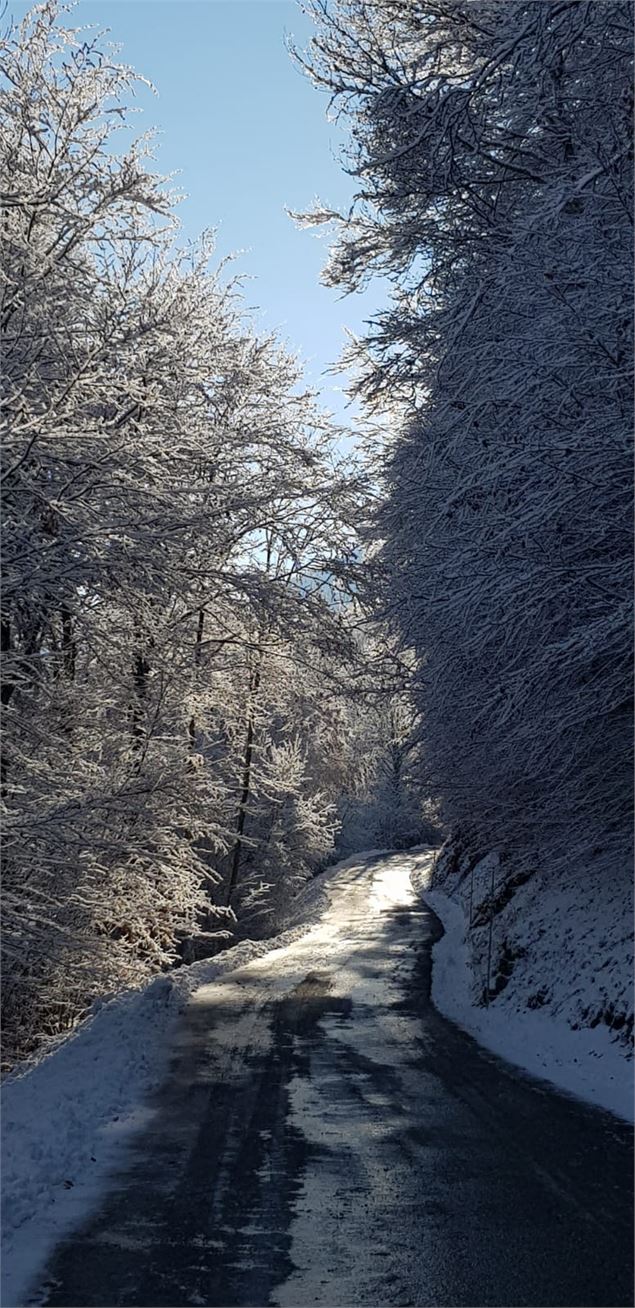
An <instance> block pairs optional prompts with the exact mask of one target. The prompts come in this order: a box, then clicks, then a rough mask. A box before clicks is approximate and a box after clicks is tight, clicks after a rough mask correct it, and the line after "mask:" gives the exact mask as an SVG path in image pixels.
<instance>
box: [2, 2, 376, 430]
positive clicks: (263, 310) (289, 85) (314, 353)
mask: <svg viewBox="0 0 635 1308" xmlns="http://www.w3.org/2000/svg"><path fill="white" fill-rule="evenodd" d="M29 8H30V5H29V4H24V3H21V2H20V0H10V2H9V12H10V14H11V15H12V16H13V17H14V18H16V19H20V18H21V17H22V16H23V15H24V13H25V12H27V11H28V9H29ZM66 21H67V23H68V24H69V25H71V24H72V25H75V24H77V25H84V24H96V25H98V26H99V27H108V28H110V36H109V40H111V41H113V42H116V43H117V44H120V45H121V46H122V50H121V55H120V57H121V59H122V61H123V62H126V63H129V64H131V65H132V66H133V67H134V68H135V69H136V70H137V71H138V72H140V73H142V74H143V75H144V76H146V77H147V78H149V79H150V81H152V82H153V83H154V85H155V87H156V89H157V91H158V98H154V97H153V96H151V95H149V94H148V95H141V97H140V98H139V101H138V103H139V105H140V106H141V107H142V109H143V114H140V115H139V116H138V119H137V123H138V127H139V130H141V129H142V128H145V127H148V126H156V127H158V128H159V129H160V132H161V135H160V137H159V142H158V154H157V165H158V168H159V170H160V171H161V172H173V171H176V170H179V172H180V176H179V177H178V179H177V183H176V184H177V188H178V189H180V190H183V191H185V192H186V193H187V196H188V198H187V199H186V200H184V202H183V203H182V204H181V206H180V217H181V220H182V223H183V225H184V228H185V231H186V233H187V235H191V236H195V235H196V234H197V233H198V232H200V231H201V230H202V229H203V228H208V227H217V228H218V229H219V231H218V246H219V252H220V254H221V255H224V254H227V253H230V252H238V251H242V252H243V253H241V254H240V257H239V259H238V262H237V265H236V267H237V268H238V269H239V270H240V271H242V272H245V273H247V274H248V275H249V276H250V277H253V278H254V279H255V280H253V281H250V282H248V283H247V285H246V297H247V299H248V300H249V302H250V303H251V304H253V305H255V306H257V307H258V309H259V310H260V314H259V321H260V323H261V324H262V326H263V328H266V329H273V328H276V329H279V330H280V332H281V334H282V335H283V337H284V338H285V339H286V340H287V342H288V343H289V344H290V346H291V347H292V348H293V350H294V351H297V352H299V354H300V356H301V357H302V358H303V360H305V361H306V364H307V376H308V379H309V381H310V382H311V383H312V384H316V385H319V387H320V389H321V391H322V394H323V399H324V402H325V403H326V404H327V406H328V407H329V408H332V409H333V410H334V412H336V414H337V416H338V417H340V418H344V417H345V416H346V413H345V408H344V404H345V401H344V397H343V396H342V395H341V393H340V391H339V388H341V386H342V382H343V379H342V378H341V377H340V378H332V377H325V376H324V375H323V372H324V369H325V368H327V367H328V366H329V365H331V364H333V363H334V362H335V361H336V360H337V358H338V355H339V354H340V351H341V349H342V346H343V344H344V341H345V337H344V328H345V327H348V328H349V329H351V330H353V331H354V332H356V333H359V332H360V331H361V330H362V328H363V323H364V320H365V318H367V317H368V316H369V314H370V313H372V311H373V309H375V308H376V307H377V304H378V298H379V291H378V290H375V291H372V290H371V291H370V292H366V293H364V294H362V295H355V296H348V297H346V298H345V299H342V298H341V297H340V295H339V293H338V292H336V291H333V290H329V289H327V288H325V287H323V286H321V285H320V284H319V275H320V269H321V267H322V265H323V263H324V260H325V257H326V251H327V245H326V243H325V240H324V239H320V237H319V235H318V233H319V232H320V230H323V229H320V228H317V229H313V230H298V229H297V228H296V227H295V225H294V224H293V222H292V221H291V219H290V218H289V217H288V216H287V214H286V212H285V207H288V208H291V209H296V210H302V209H306V208H308V207H309V206H310V204H311V202H312V200H313V199H314V198H315V197H316V196H319V197H320V199H322V200H324V201H326V202H327V203H329V204H330V205H332V206H333V207H338V206H341V205H346V203H347V201H348V200H349V199H350V196H351V194H352V179H351V178H350V177H348V176H347V175H346V174H345V173H344V172H343V169H342V167H341V165H340V163H339V162H338V158H337V154H338V150H339V148H340V146H341V143H342V139H343V136H342V133H341V131H340V130H339V129H338V128H336V127H335V126H334V124H332V123H329V122H328V121H327V118H326V110H327V99H326V96H325V95H324V94H323V93H321V92H320V91H318V90H317V89H316V88H315V87H313V86H312V85H311V83H310V82H309V81H308V79H307V78H306V77H304V76H303V75H302V73H301V72H300V71H299V70H298V68H297V67H296V66H295V65H294V64H293V62H292V61H291V59H290V56H289V54H288V52H287V50H286V48H285V35H286V34H290V35H292V36H293V37H294V38H295V41H296V43H297V44H298V45H300V46H303V45H306V43H307V41H308V38H309V36H310V34H311V30H312V24H311V23H310V22H309V20H308V19H307V18H306V17H305V15H304V14H302V12H301V10H300V9H299V7H298V5H297V4H296V3H295V0H79V3H78V4H77V5H76V6H75V10H74V13H73V15H72V17H71V18H70V19H68V18H67V19H66Z"/></svg>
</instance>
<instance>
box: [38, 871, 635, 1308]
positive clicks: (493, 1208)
mask: <svg viewBox="0 0 635 1308" xmlns="http://www.w3.org/2000/svg"><path fill="white" fill-rule="evenodd" d="M408 873H409V863H408V857H407V855H398V856H392V857H389V858H386V857H382V858H379V859H374V860H369V861H368V862H367V863H366V864H365V865H362V866H361V867H360V865H357V866H356V867H348V868H344V869H343V870H342V871H341V872H340V873H338V874H336V876H335V877H334V878H333V880H332V881H331V883H330V890H329V895H330V908H329V909H328V910H327V912H326V913H325V915H324V916H323V917H322V919H321V921H320V922H319V923H318V925H317V926H315V927H313V928H312V929H311V930H309V931H308V933H307V935H306V936H304V937H303V938H302V939H301V940H299V941H296V942H295V943H294V944H292V945H289V946H287V947H286V948H284V949H278V950H274V951H272V952H271V953H269V954H267V955H266V956H264V957H263V958H261V959H259V960H257V961H256V962H252V963H250V964H249V965H248V966H246V967H244V968H243V969H241V970H240V971H237V972H233V973H232V974H231V975H229V976H227V978H226V979H219V980H217V981H215V982H214V983H213V984H212V985H210V986H207V987H205V988H204V989H202V990H200V991H198V992H197V994H196V995H195V997H194V1000H193V1002H192V1004H191V1006H190V1008H189V1009H188V1013H187V1021H186V1022H185V1024H184V1027H183V1030H182V1032H181V1036H180V1042H179V1045H178V1048H177V1049H176V1051H175V1058H174V1062H173V1066H172V1070H171V1073H170V1076H169V1079H168V1081H167V1083H166V1084H165V1085H164V1086H163V1088H162V1090H161V1092H160V1093H159V1094H158V1095H157V1097H156V1101H155V1103H154V1105H153V1108H154V1110H155V1111H154V1114H153V1116H152V1117H151V1119H150V1122H149V1124H148V1126H147V1127H146V1128H145V1130H144V1131H143V1132H142V1133H141V1134H140V1135H139V1136H138V1137H137V1139H136V1142H135V1145H134V1148H133V1150H132V1152H131V1153H130V1154H129V1156H128V1165H127V1170H125V1172H123V1173H122V1174H119V1175H117V1176H116V1177H114V1178H113V1183H112V1188H111V1191H110V1194H109V1196H108V1197H107V1198H106V1200H105V1201H104V1203H103V1205H102V1208H101V1210H100V1211H99V1212H98V1213H96V1214H95V1215H94V1216H93V1217H92V1218H91V1219H90V1220H89V1221H88V1222H87V1224H86V1225H85V1227H84V1228H83V1229H81V1230H79V1231H78V1232H76V1233H74V1235H73V1236H72V1237H70V1238H69V1239H68V1240H67V1241H66V1242H65V1243H64V1244H62V1245H61V1246H60V1247H59V1248H58V1250H57V1252H56V1254H55V1255H54V1257H53V1259H52V1260H51V1262H50V1263H49V1265H48V1268H47V1271H46V1276H45V1281H44V1283H41V1284H40V1288H39V1290H38V1292H37V1294H36V1295H35V1296H34V1297H33V1298H32V1299H31V1302H32V1303H39V1304H43V1303H46V1304H51V1305H54V1304H56V1305H66V1308H78V1306H79V1305H91V1304H101V1305H108V1306H110V1308H112V1306H114V1305H119V1304H143V1305H147V1306H150V1305H154V1306H158V1305H170V1306H171V1308H178V1306H180V1305H185V1304H199V1305H200V1304H205V1305H210V1306H211V1305H216V1306H220V1305H223V1308H228V1306H233V1305H254V1306H256V1308H258V1306H259V1305H269V1304H271V1305H280V1306H282V1305H288V1308H305V1305H306V1306H307V1308H308V1305H312V1304H321V1305H324V1306H325V1308H326V1306H328V1308H344V1306H348V1305H353V1304H366V1305H372V1306H373V1308H381V1306H382V1305H388V1304H395V1305H396V1304H399V1305H407V1304H410V1305H421V1306H423V1305H429V1304H434V1305H486V1304H488V1305H490V1304H491V1305H503V1304H504V1305H510V1306H511V1305H515V1304H528V1305H529V1304H531V1305H603V1306H604V1308H608V1306H611V1305H612V1306H613V1308H615V1305H622V1304H626V1305H629V1304H632V1302H633V1298H632V1286H631V1272H630V1262H631V1211H632V1210H631V1197H630V1193H629V1192H630V1188H631V1174H632V1173H631V1157H630V1138H631V1133H630V1131H629V1128H628V1127H627V1126H626V1125H625V1124H624V1125H621V1124H620V1122H619V1121H618V1120H617V1119H615V1118H613V1117H611V1116H610V1115H609V1114H607V1113H603V1112H601V1111H599V1110H597V1109H593V1108H590V1107H586V1106H585V1105H584V1104H582V1103H579V1102H577V1101H574V1100H572V1099H568V1098H565V1097H564V1096H561V1095H559V1094H558V1093H556V1092H555V1091H554V1090H553V1089H551V1088H550V1087H548V1086H547V1085H545V1084H543V1083H540V1082H536V1081H531V1080H529V1079H528V1078H526V1077H524V1076H523V1075H522V1073H520V1072H518V1071H516V1070H514V1069H513V1068H511V1067H510V1066H508V1065H506V1064H504V1063H502V1062H500V1061H498V1060H497V1059H496V1058H495V1057H494V1056H493V1055H490V1054H488V1053H486V1052H485V1051H483V1050H482V1049H480V1048H479V1047H478V1046H477V1045H476V1044H475V1043H474V1042H473V1041H472V1040H471V1039H470V1037H469V1036H467V1035H465V1034H464V1033H463V1032H462V1031H460V1030H459V1029H458V1028H456V1027H455V1026H453V1025H452V1024H451V1023H449V1022H448V1021H446V1020H445V1019H444V1018H442V1017H441V1016H440V1015H439V1013H438V1012H437V1011H436V1010H435V1009H434V1008H433V1007H432V1005H431V1003H430V999H429V985H430V966H431V946H432V943H433V942H434V940H435V939H436V938H438V935H439V934H440V930H441V928H440V926H439V923H438V921H437V919H436V918H435V917H434V915H433V914H432V913H431V912H430V911H429V910H428V909H426V908H425V907H424V906H423V905H422V904H421V903H420V902H419V900H418V899H417V898H416V897H415V894H414V892H413V890H412V888H411V886H410V881H409V875H408Z"/></svg>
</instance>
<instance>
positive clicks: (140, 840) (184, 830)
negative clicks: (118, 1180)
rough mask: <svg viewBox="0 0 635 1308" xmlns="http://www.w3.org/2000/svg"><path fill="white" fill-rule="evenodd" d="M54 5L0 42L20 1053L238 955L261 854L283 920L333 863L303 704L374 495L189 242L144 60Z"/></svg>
mask: <svg viewBox="0 0 635 1308" xmlns="http://www.w3.org/2000/svg"><path fill="white" fill-rule="evenodd" d="M62 16H63V10H58V7H57V5H56V4H54V3H46V4H44V5H42V6H39V7H38V8H36V9H35V10H34V11H33V12H32V14H31V15H30V16H29V17H28V18H27V19H26V20H25V22H24V24H22V26H21V27H20V28H18V29H12V30H10V32H9V34H8V36H7V38H6V39H5V41H4V44H3V48H2V88H1V94H2V108H3V114H2V124H1V126H0V152H1V156H2V172H3V177H4V179H5V197H4V209H3V244H2V285H1V288H0V289H1V295H2V304H1V309H2V321H3V399H4V404H3V421H4V442H3V497H4V515H3V540H4V545H3V561H4V576H3V621H2V647H3V674H2V675H3V679H2V709H3V717H4V729H3V744H4V753H3V772H2V802H3V808H4V832H5V837H4V847H3V858H4V876H3V895H4V910H3V926H4V934H5V945H4V952H3V967H4V978H5V979H4V988H3V989H4V1004H5V1051H6V1056H7V1058H9V1059H11V1058H12V1057H14V1056H15V1055H16V1054H20V1053H21V1052H24V1051H27V1050H28V1049H30V1048H32V1047H33V1045H34V1044H35V1043H36V1042H37V1040H38V1039H39V1038H41V1036H43V1035H46V1034H47V1033H50V1032H54V1031H57V1030H59V1029H61V1028H63V1027H64V1025H66V1024H67V1023H68V1022H69V1021H72V1020H73V1019H74V1018H75V1017H76V1015H77V1014H78V1013H79V1012H81V1011H82V1010H83V1009H85V1007H86V1005H87V1004H88V1003H89V1002H90V1000H91V998H92V997H93V996H95V995H98V994H102V993H104V992H105V991H109V990H113V989H116V988H117V987H118V986H121V985H122V984H135V983H138V982H139V981H141V980H142V979H143V978H144V977H145V976H147V975H149V974H150V973H152V972H153V971H156V970H157V969H160V968H164V967H168V966H170V965H172V964H174V963H175V962H176V961H178V959H179V957H183V956H188V953H189V954H190V955H191V953H192V946H191V941H192V940H193V939H194V938H195V939H196V942H197V943H196V951H198V952H204V951H206V950H209V949H213V948H216V947H218V943H219V940H220V939H222V938H223V936H224V935H226V934H227V933H231V932H233V931H235V930H236V929H237V928H236V914H237V913H240V912H241V911H242V908H243V907H244V901H245V900H246V896H245V895H243V893H242V890H241V891H240V893H237V894H236V895H233V894H230V893H229V890H230V886H229V879H230V878H231V876H232V875H233V880H234V886H233V887H232V889H236V890H237V891H238V889H239V888H240V885H241V881H242V871H243V870H244V868H243V867H241V855H242V853H243V852H244V850H246V849H247V848H248V849H249V850H255V849H257V850H258V858H259V867H258V868H257V869H256V874H257V876H258V878H259V883H262V885H263V886H264V885H265V884H266V886H267V887H268V889H267V890H266V891H265V890H262V889H261V890H260V891H259V896H260V898H259V904H260V911H262V912H266V914H268V918H269V920H272V919H275V913H276V912H277V911H278V908H279V907H280V906H282V905H284V904H286V903H287V902H288V899H289V897H290V896H291V895H292V893H293V891H294V890H295V889H296V888H297V886H298V885H299V884H300V882H301V881H302V879H303V877H304V876H305V875H306V874H307V873H308V871H309V870H311V869H312V868H314V867H315V866H317V863H318V862H319V860H320V859H321V858H323V857H324V854H325V852H326V849H327V847H328V845H329V843H330V842H332V837H333V830H334V824H333V822H332V819H331V804H332V801H331V799H330V797H329V798H325V799H322V798H320V795H321V785H320V781H319V773H320V769H321V767H322V764H323V761H324V755H323V753H322V754H321V753H320V750H319V749H317V748H316V747H315V743H314V742H309V741H308V737H307V731H306V730H304V734H302V731H301V730H300V726H299V714H300V713H301V712H302V713H303V714H304V718H305V720H306V721H307V722H308V721H309V719H310V717H311V715H312V716H313V719H314V720H315V721H317V722H318V723H320V722H321V717H320V708H319V705H320V698H321V697H322V698H324V684H325V683H323V684H320V669H321V668H323V671H324V676H325V677H326V671H327V669H326V664H327V662H328V661H329V660H330V663H331V664H333V663H334V661H335V660H336V657H337V654H338V652H341V651H343V650H346V649H348V648H349V646H350V638H349V635H348V631H347V619H346V613H345V606H344V605H343V603H342V602H341V600H340V599H338V593H339V591H340V590H341V589H342V587H344V586H345V574H346V569H347V566H348V560H349V558H350V556H351V554H352V551H353V545H354V533H355V520H356V515H357V505H358V502H359V498H360V494H361V483H360V479H359V477H358V475H357V474H356V473H355V472H354V470H350V469H347V470H344V469H343V467H342V466H341V464H340V463H338V460H337V457H336V455H335V454H334V437H335V432H334V430H333V429H332V427H331V426H330V424H329V422H328V421H327V419H325V417H324V416H323V415H322V414H321V413H320V411H319V410H318V408H317V407H316V403H315V400H314V397H313V396H312V395H311V394H309V393H308V392H307V391H306V389H304V388H303V387H302V385H301V372H300V369H299V367H298V365H297V363H296V361H295V360H294V359H293V358H291V357H290V356H289V354H288V353H287V352H285V351H284V350H282V349H281V348H280V346H279V345H278V344H277V342H276V341H275V340H274V339H272V338H267V337H261V336H259V335H258V334H257V333H255V332H254V330H253V329H252V328H251V326H250V325H249V322H248V320H247V317H246V315H245V312H244V310H243V308H242V305H241V301H240V296H239V290H238V287H237V285H236V284H235V282H231V281H229V280H228V277H227V275H226V272H225V270H224V269H221V270H219V271H217V272H214V271H213V270H211V268H210V257H211V255H212V253H213V243H212V241H211V239H209V238H203V239H202V240H201V242H200V243H199V244H198V245H197V246H195V247H193V248H191V249H187V250H183V249H182V248H181V247H180V246H179V242H178V231H177V227H176V220H175V217H174V210H173V197H172V196H171V195H170V192H169V190H168V189H167V188H166V186H165V184H164V182H163V181H162V179H161V178H160V177H157V176H156V175H155V173H154V172H153V170H152V163H151V158H150V156H149V142H148V140H147V139H142V140H141V141H138V142H134V141H132V140H131V134H130V131H129V122H128V99H129V96H130V94H131V92H132V89H133V83H134V77H133V74H132V73H131V72H130V71H129V70H127V69H125V68H122V67H121V66H119V65H118V64H117V63H116V62H115V61H114V60H113V57H112V54H111V53H109V52H108V50H107V49H105V48H104V47H103V43H102V42H101V40H100V38H99V37H96V38H93V37H91V36H89V37H87V36H86V33H85V32H77V31H72V30H66V29H65V28H64V26H63V24H62V21H61V17H62ZM120 129H121V133H122V135H121V143H122V144H121V149H118V142H119V137H118V132H119V130H120ZM303 667H307V668H309V669H310V670H311V671H310V675H308V676H307V681H306V685H305V686H304V688H303V689H302V695H303V696H304V700H303V705H302V708H301V707H300V700H301V698H302V696H301V694H300V690H299V687H301V676H302V668H303ZM331 680H332V677H331ZM248 742H249V743H248ZM325 748H326V740H325ZM246 772H248V773H249V775H248V778H247V785H246V782H245V775H246ZM245 788H247V795H246V796H245V794H244V792H245ZM253 796H256V798H257V805H258V811H257V813H256V812H255V810H254V808H253V803H252V797H253ZM256 821H257V826H258V829H257V830H255V829H254V830H251V831H250V829H249V828H250V826H251V824H252V822H253V823H256ZM245 823H247V825H246V826H245ZM237 850H238V856H237V857H236V851H237ZM232 869H234V872H233V873H232ZM267 897H268V900H270V901H271V902H265V901H267Z"/></svg>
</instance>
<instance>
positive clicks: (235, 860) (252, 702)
mask: <svg viewBox="0 0 635 1308" xmlns="http://www.w3.org/2000/svg"><path fill="white" fill-rule="evenodd" d="M259 686H260V664H259V665H258V667H257V668H256V671H255V672H254V676H253V681H252V684H251V688H250V692H251V693H250V698H249V716H248V718H247V734H246V736H245V749H244V753H243V786H242V792H241V796H240V803H239V805H238V814H237V818H236V842H235V844H234V851H233V854H232V863H231V874H230V878H229V886H228V889H227V905H228V907H229V905H230V904H231V900H232V895H233V893H234V891H235V889H236V886H237V885H238V875H239V872H240V858H241V854H242V847H243V834H244V831H245V819H246V816H247V804H248V802H249V795H250V792H251V760H252V755H253V744H254V712H255V707H256V698H257V695H258V688H259Z"/></svg>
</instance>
